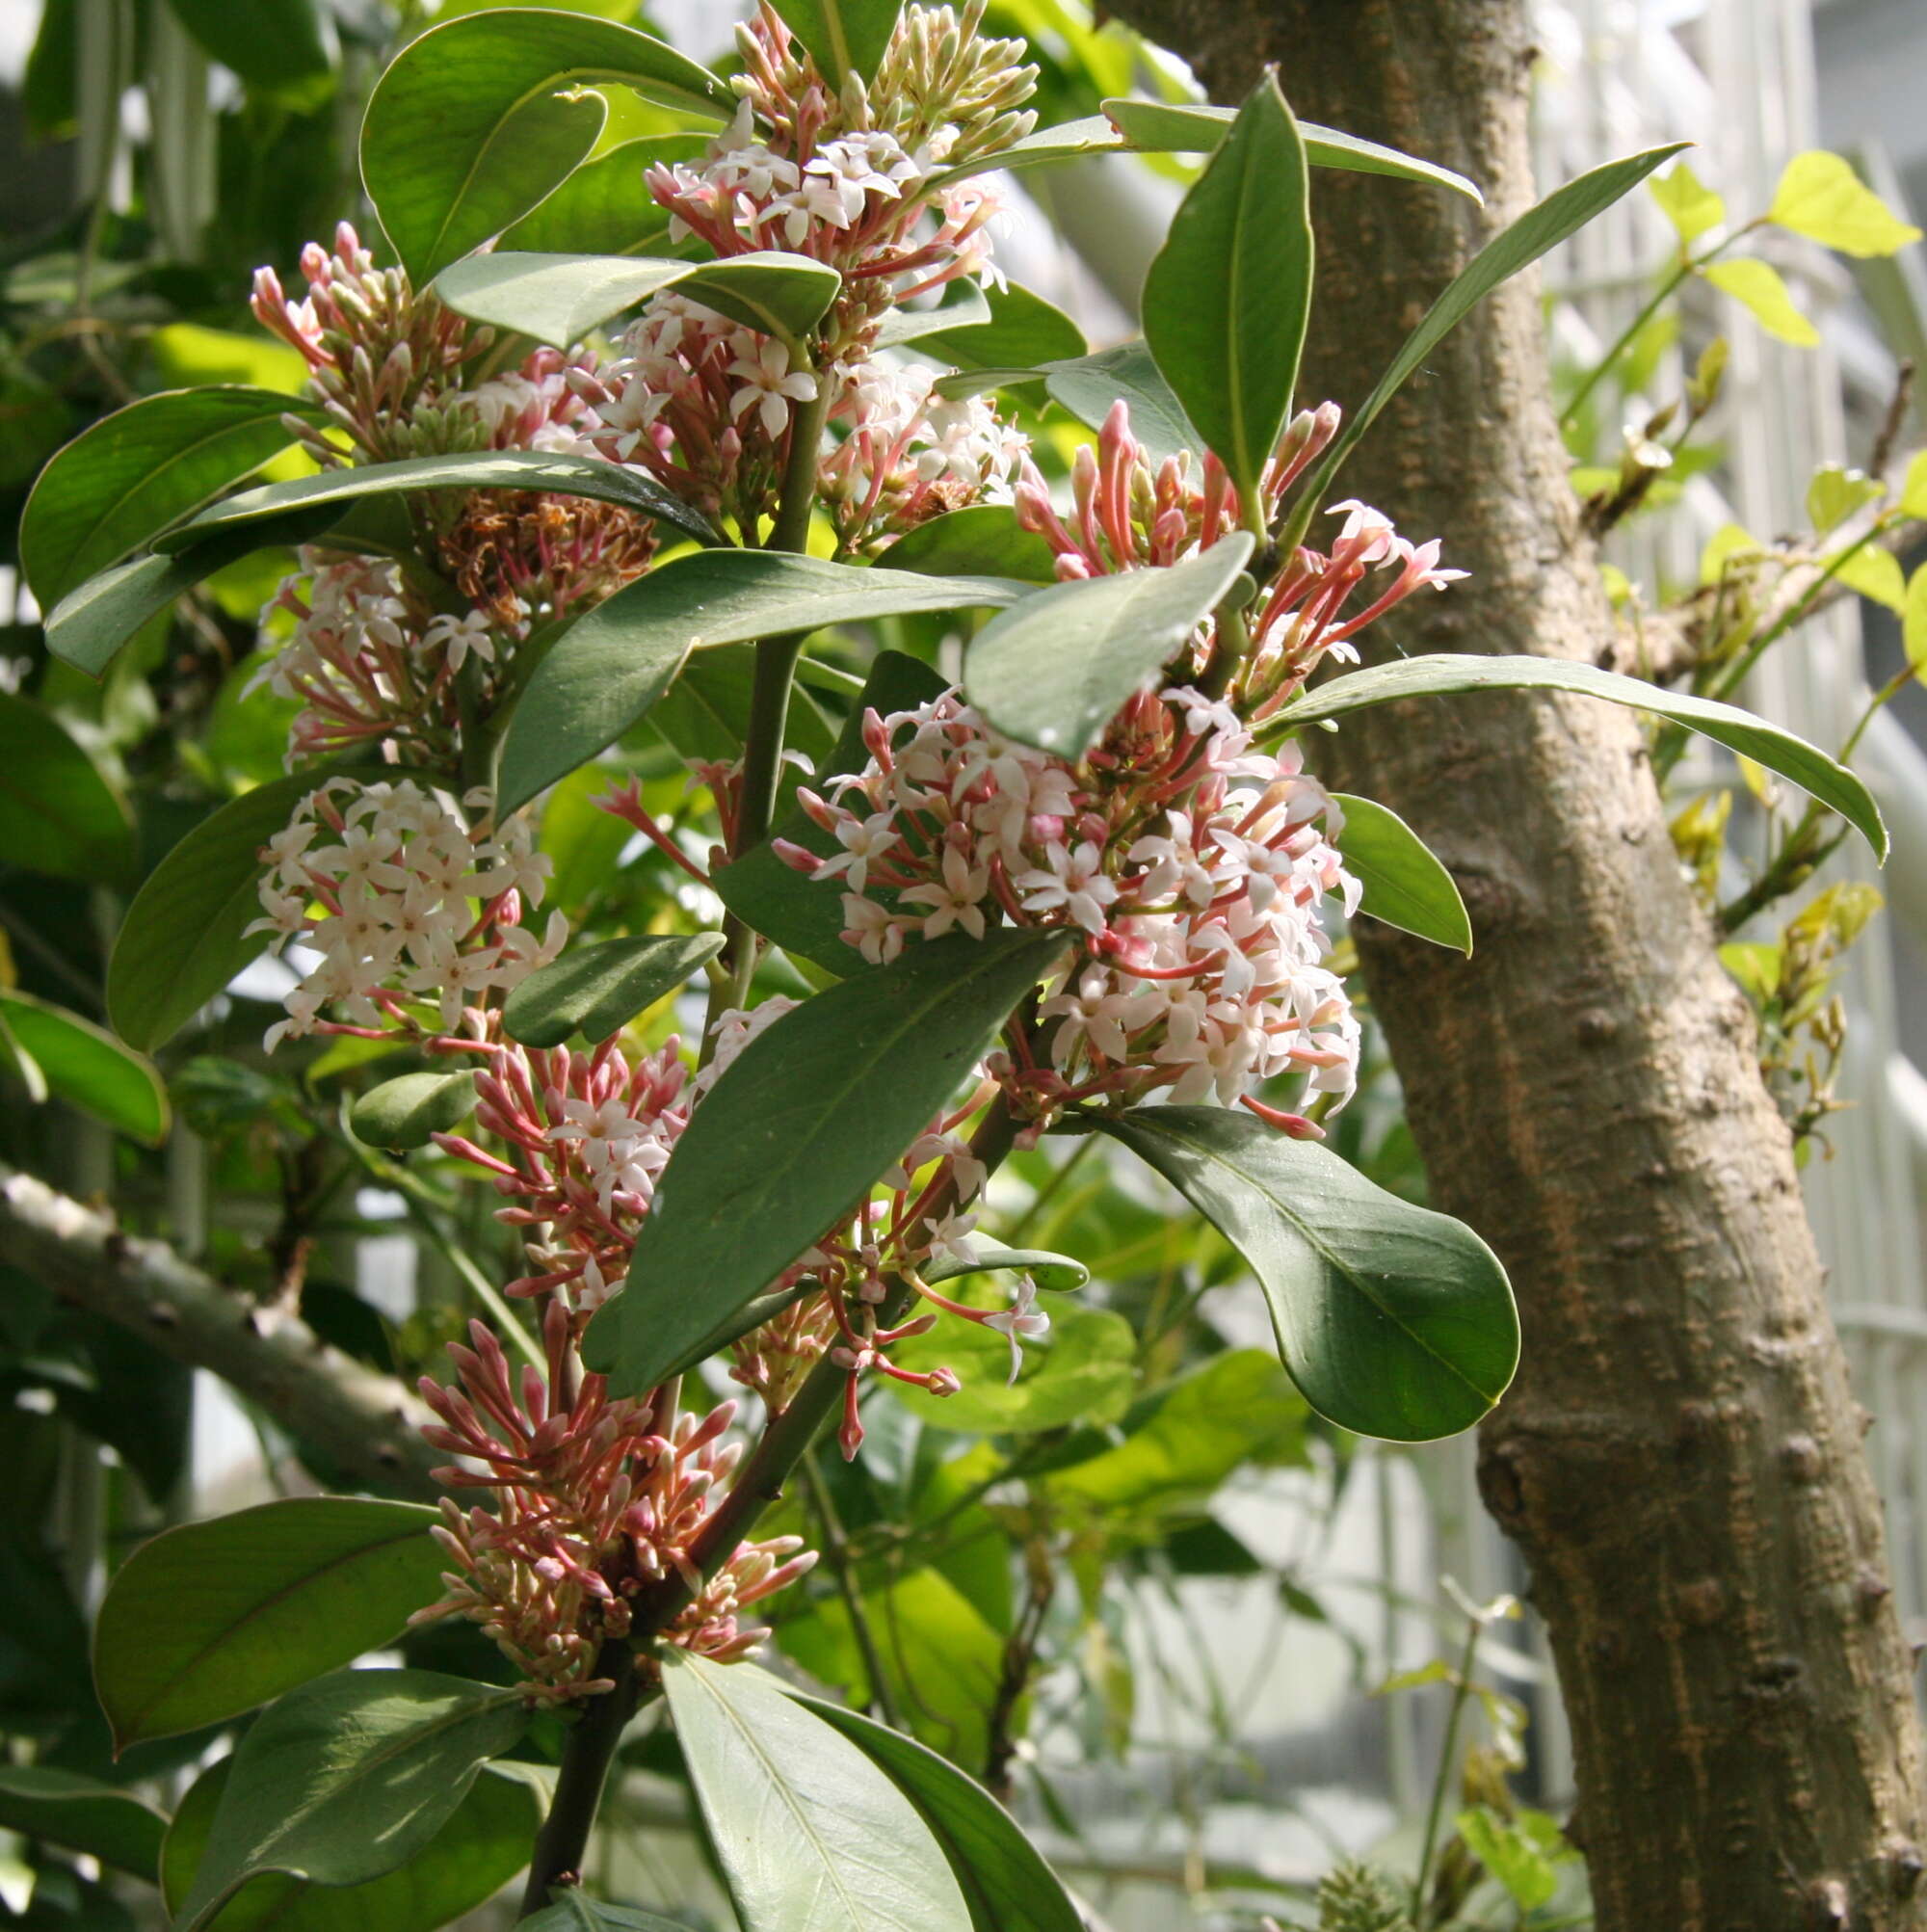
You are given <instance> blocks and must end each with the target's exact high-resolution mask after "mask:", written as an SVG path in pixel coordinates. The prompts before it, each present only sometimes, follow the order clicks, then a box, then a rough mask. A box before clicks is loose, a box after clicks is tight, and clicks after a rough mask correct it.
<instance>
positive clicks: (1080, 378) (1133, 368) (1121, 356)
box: [1005, 342, 1204, 463]
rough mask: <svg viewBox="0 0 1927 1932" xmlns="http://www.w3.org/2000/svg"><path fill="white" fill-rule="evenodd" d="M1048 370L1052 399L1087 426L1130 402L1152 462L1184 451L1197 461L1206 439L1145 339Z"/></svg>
mask: <svg viewBox="0 0 1927 1932" xmlns="http://www.w3.org/2000/svg"><path fill="white" fill-rule="evenodd" d="M1044 374H1045V377H1046V379H1047V380H1046V384H1045V386H1046V387H1047V388H1048V389H1049V391H1050V400H1051V401H1052V402H1053V403H1055V404H1057V406H1058V407H1059V408H1060V409H1064V410H1069V411H1070V413H1071V414H1072V415H1073V416H1075V417H1076V418H1077V420H1078V421H1079V422H1080V423H1082V424H1084V425H1085V427H1086V428H1088V429H1094V430H1095V429H1101V428H1103V426H1104V418H1105V417H1106V416H1108V415H1109V414H1110V413H1111V408H1112V405H1113V404H1115V403H1120V402H1122V403H1123V404H1125V405H1127V406H1128V408H1129V410H1130V412H1131V434H1132V435H1133V436H1134V437H1137V439H1138V441H1139V442H1141V443H1143V444H1144V446H1145V450H1146V452H1147V454H1148V456H1149V458H1150V460H1151V462H1152V463H1163V462H1164V461H1165V459H1166V458H1167V457H1173V456H1176V455H1177V454H1178V452H1179V451H1180V450H1189V451H1190V452H1191V453H1192V457H1193V459H1194V461H1195V460H1196V458H1197V457H1198V456H1200V455H1201V454H1202V452H1203V448H1204V438H1203V437H1201V436H1200V435H1199V433H1198V431H1197V429H1196V428H1195V427H1194V426H1193V424H1192V422H1191V420H1190V418H1189V417H1188V416H1186V415H1185V413H1184V406H1183V404H1181V403H1180V402H1179V401H1178V400H1177V398H1176V397H1175V395H1173V394H1172V391H1171V384H1169V383H1167V382H1166V381H1165V380H1164V378H1163V377H1162V376H1161V375H1160V374H1159V373H1158V368H1157V364H1156V363H1155V362H1153V361H1152V360H1151V355H1150V351H1149V350H1148V348H1147V347H1146V346H1145V344H1144V343H1142V342H1121V343H1119V345H1118V346H1117V347H1116V348H1115V349H1100V350H1099V351H1098V352H1097V353H1096V355H1095V356H1081V357H1078V358H1077V359H1076V360H1075V361H1072V362H1053V363H1051V364H1050V365H1049V367H1048V368H1047V369H1046V370H1045V371H1044ZM1005 386H1008V384H1005Z"/></svg>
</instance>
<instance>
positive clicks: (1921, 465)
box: [1900, 449, 1927, 516]
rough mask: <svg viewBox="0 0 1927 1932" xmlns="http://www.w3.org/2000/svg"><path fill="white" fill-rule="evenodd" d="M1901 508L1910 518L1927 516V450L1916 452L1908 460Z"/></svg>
mask: <svg viewBox="0 0 1927 1932" xmlns="http://www.w3.org/2000/svg"><path fill="white" fill-rule="evenodd" d="M1900 507H1901V509H1902V510H1903V511H1905V512H1906V513H1907V515H1908V516H1927V449H1918V450H1915V451H1914V454H1913V455H1912V456H1911V457H1909V458H1908V460H1907V476H1906V480H1905V481H1904V482H1903V483H1902V484H1901V486H1900Z"/></svg>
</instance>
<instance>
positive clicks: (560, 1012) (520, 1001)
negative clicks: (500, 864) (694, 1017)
mask: <svg viewBox="0 0 1927 1932" xmlns="http://www.w3.org/2000/svg"><path fill="white" fill-rule="evenodd" d="M722 950H723V935H722V934H721V933H693V934H681V933H673V934H668V935H663V936H656V937H648V938H644V939H636V940H603V941H602V942H601V944H599V945H594V946H576V947H573V948H571V949H570V950H569V951H568V952H567V953H565V954H564V955H563V956H562V958H561V959H559V960H557V961H555V962H554V963H553V964H552V965H550V966H541V967H539V968H538V969H537V970H536V971H535V972H532V973H531V974H530V975H529V976H528V978H527V979H525V980H523V981H522V983H521V984H520V985H519V986H518V987H516V988H515V991H514V992H512V993H510V995H509V997H508V1001H507V1003H506V1004H505V1005H504V1007H503V1008H502V1030H503V1031H504V1032H505V1033H507V1034H508V1036H509V1038H510V1039H511V1040H519V1041H520V1042H521V1043H522V1045H524V1046H560V1045H562V1044H563V1042H564V1041H565V1040H567V1039H568V1038H569V1037H570V1035H572V1034H576V1033H580V1034H582V1035H583V1036H584V1038H585V1039H588V1040H591V1041H595V1042H599V1041H603V1040H606V1039H608V1037H609V1036H610V1035H611V1034H612V1033H614V1032H615V1031H616V1030H617V1029H618V1028H619V1027H620V1026H624V1025H626V1024H627V1023H628V1022H629V1021H630V1020H631V1019H634V1018H635V1017H636V1015H637V1014H639V1013H641V1012H642V1011H643V1010H644V1009H645V1008H646V1007H649V1006H653V1005H654V1004H655V1003H656V1001H657V1000H659V999H660V998H661V997H662V996H663V994H664V993H666V992H674V991H675V989H676V988H677V987H679V986H681V985H682V984H683V983H684V982H685V981H686V980H687V979H688V978H689V976H690V974H691V973H693V972H695V971H696V970H697V969H698V968H699V967H700V966H702V965H704V963H705V962H707V961H709V960H713V959H714V958H715V957H716V955H717V954H718V953H719V952H721V951H722Z"/></svg>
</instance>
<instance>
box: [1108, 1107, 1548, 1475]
mask: <svg viewBox="0 0 1927 1932" xmlns="http://www.w3.org/2000/svg"><path fill="white" fill-rule="evenodd" d="M1098 1125H1099V1126H1100V1127H1101V1129H1102V1130H1103V1131H1104V1132H1105V1133H1108V1134H1110V1135H1112V1136H1113V1137H1114V1138H1115V1139H1117V1140H1120V1141H1122V1142H1123V1144H1124V1145H1125V1146H1126V1147H1128V1148H1129V1149H1131V1151H1133V1152H1135V1153H1137V1154H1139V1155H1140V1156H1142V1157H1143V1158H1144V1159H1145V1160H1147V1161H1148V1162H1149V1164H1150V1165H1151V1166H1152V1167H1154V1168H1155V1169H1156V1170H1157V1171H1158V1172H1159V1173H1160V1174H1161V1175H1163V1176H1164V1178H1166V1179H1167V1180H1168V1181H1170V1182H1171V1184H1172V1185H1173V1186H1174V1187H1175V1188H1176V1189H1177V1190H1178V1192H1179V1193H1180V1194H1182V1195H1183V1196H1184V1197H1185V1199H1186V1200H1187V1201H1189V1202H1190V1203H1191V1204H1192V1205H1193V1206H1194V1207H1196V1208H1197V1209H1198V1210H1199V1211H1200V1212H1201V1214H1203V1215H1204V1217H1205V1218H1206V1219H1207V1220H1208V1221H1210V1222H1211V1223H1212V1225H1213V1226H1214V1227H1216V1228H1217V1230H1218V1231H1219V1232H1220V1233H1222V1234H1223V1235H1224V1236H1225V1238H1226V1239H1227V1241H1229V1242H1230V1243H1231V1244H1232V1245H1233V1246H1234V1247H1235V1248H1237V1250H1238V1251H1239V1252H1240V1253H1241V1254H1242V1255H1243V1256H1244V1257H1245V1259H1246V1260H1247V1261H1248V1262H1249V1263H1250V1264H1251V1268H1252V1272H1253V1273H1254V1275H1256V1276H1257V1278H1258V1283H1259V1285H1260V1286H1261V1287H1262V1288H1263V1289H1264V1292H1265V1300H1266V1302H1267V1303H1268V1304H1269V1305H1270V1308H1271V1318H1272V1326H1273V1329H1274V1331H1275V1332H1276V1335H1277V1337H1278V1351H1279V1355H1280V1359H1281V1360H1282V1361H1283V1363H1284V1365H1285V1368H1286V1370H1287V1371H1288V1372H1289V1373H1290V1376H1291V1379H1292V1380H1293V1381H1294V1382H1295V1383H1296V1384H1297V1385H1298V1389H1299V1392H1300V1393H1301V1394H1302V1395H1303V1396H1304V1397H1305V1399H1306V1400H1307V1402H1308V1403H1310V1405H1311V1406H1312V1408H1314V1409H1315V1410H1317V1412H1318V1413H1319V1414H1320V1415H1321V1416H1326V1417H1327V1418H1328V1419H1329V1420H1331V1421H1333V1422H1336V1423H1337V1424H1338V1425H1339V1426H1340V1427H1341V1428H1346V1429H1351V1430H1355V1431H1356V1432H1357V1433H1358V1434H1359V1435H1361V1436H1378V1437H1383V1438H1386V1440H1388V1441H1391V1442H1431V1441H1433V1440H1434V1439H1435V1438H1437V1437H1440V1436H1451V1435H1456V1434H1457V1433H1458V1432H1459V1431H1460V1430H1462V1429H1467V1428H1470V1427H1471V1425H1472V1424H1473V1423H1474V1422H1476V1421H1478V1419H1479V1418H1480V1417H1481V1416H1484V1415H1485V1414H1486V1412H1487V1411H1488V1410H1489V1409H1491V1406H1492V1405H1493V1404H1494V1403H1495V1402H1496V1401H1497V1400H1498V1399H1499V1397H1500V1396H1501V1395H1503V1394H1504V1393H1505V1389H1506V1385H1507V1384H1508V1383H1509V1382H1510V1381H1511V1380H1512V1374H1513V1370H1514V1368H1515V1367H1516V1366H1517V1365H1518V1312H1517V1310H1515V1309H1514V1307H1513V1299H1512V1290H1511V1289H1510V1288H1509V1287H1508V1286H1507V1284H1506V1278H1505V1271H1504V1269H1502V1268H1501V1267H1500V1266H1499V1264H1498V1262H1497V1260H1496V1259H1495V1258H1494V1257H1493V1256H1492V1253H1491V1250H1490V1249H1489V1248H1488V1247H1487V1246H1486V1244H1485V1243H1484V1242H1483V1241H1481V1240H1480V1239H1479V1237H1478V1236H1477V1235H1476V1234H1474V1233H1473V1232H1472V1231H1471V1230H1470V1229H1469V1228H1466V1227H1464V1226H1462V1225H1461V1224H1460V1223H1459V1222H1457V1221H1453V1220H1451V1219H1449V1218H1448V1217H1447V1216H1445V1215H1443V1214H1434V1213H1432V1212H1431V1211H1430V1210H1429V1209H1427V1208H1423V1207H1414V1206H1413V1205H1412V1204H1411V1203H1410V1202H1408V1201H1401V1200H1400V1199H1399V1198H1398V1197H1397V1196H1396V1195H1392V1194H1387V1193H1386V1192H1385V1191H1384V1190H1383V1189H1382V1188H1378V1187H1375V1186H1373V1185H1372V1183H1371V1182H1370V1181H1368V1180H1367V1179H1366V1178H1364V1176H1363V1175H1361V1174H1359V1172H1358V1171H1357V1170H1356V1169H1355V1168H1352V1167H1350V1166H1348V1165H1347V1164H1346V1163H1345V1162H1344V1161H1342V1160H1340V1159H1339V1158H1338V1156H1337V1155H1336V1154H1334V1153H1333V1152H1331V1151H1329V1150H1328V1149H1325V1148H1322V1147H1318V1146H1316V1145H1315V1144H1313V1143H1310V1142H1307V1141H1296V1140H1291V1139H1289V1138H1288V1137H1286V1136H1285V1135H1283V1134H1280V1133H1277V1132H1275V1131H1274V1130H1273V1129H1272V1128H1270V1127H1268V1126H1266V1125H1264V1124H1263V1123H1262V1122H1260V1121H1257V1120H1254V1119H1253V1118H1252V1117H1251V1116H1249V1115H1247V1114H1244V1113H1239V1112H1233V1111H1231V1110H1230V1109H1220V1108H1216V1107H1148V1108H1145V1109H1143V1110H1141V1111H1140V1112H1137V1113H1134V1114H1122V1115H1118V1116H1116V1117H1114V1118H1111V1119H1106V1120H1103V1121H1101V1122H1099V1123H1098Z"/></svg>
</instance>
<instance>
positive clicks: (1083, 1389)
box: [886, 1293, 1137, 1436]
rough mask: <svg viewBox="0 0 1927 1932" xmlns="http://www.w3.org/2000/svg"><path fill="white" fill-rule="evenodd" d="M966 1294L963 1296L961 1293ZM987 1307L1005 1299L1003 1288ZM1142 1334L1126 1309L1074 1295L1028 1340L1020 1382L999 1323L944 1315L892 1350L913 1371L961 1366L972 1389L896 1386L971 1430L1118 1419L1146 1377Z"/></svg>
mask: <svg viewBox="0 0 1927 1932" xmlns="http://www.w3.org/2000/svg"><path fill="white" fill-rule="evenodd" d="M960 1299H961V1297H960ZM979 1299H980V1305H982V1306H984V1307H997V1306H1001V1305H1002V1298H1001V1297H1000V1296H996V1295H995V1294H994V1293H992V1294H989V1295H985V1296H982V1297H980V1298H979ZM1136 1357H1137V1337H1136V1336H1135V1335H1134V1334H1133V1332H1132V1329H1131V1325H1130V1323H1129V1322H1127V1321H1126V1320H1125V1319H1124V1318H1123V1316H1122V1315H1120V1314H1114V1313H1113V1312H1112V1311H1111V1310H1109V1309H1087V1308H1079V1307H1078V1306H1077V1305H1076V1304H1075V1303H1072V1304H1070V1305H1069V1306H1068V1307H1065V1308H1062V1309H1052V1310H1051V1312H1050V1333H1049V1335H1048V1336H1047V1337H1043V1339H1042V1340H1039V1341H1031V1342H1026V1343H1025V1344H1024V1348H1023V1366H1022V1368H1021V1370H1020V1371H1019V1373H1018V1375H1017V1379H1016V1382H1015V1383H1014V1382H1012V1381H1011V1379H1010V1373H1011V1345H1010V1342H1009V1341H1008V1339H1007V1338H1006V1337H1004V1336H1003V1335H1001V1334H1000V1333H999V1332H998V1331H997V1330H995V1329H990V1328H986V1327H985V1326H984V1325H983V1323H982V1322H973V1321H965V1320H964V1318H963V1317H962V1316H944V1315H939V1316H938V1317H937V1326H936V1327H935V1328H934V1329H932V1330H930V1331H929V1333H928V1334H925V1335H917V1336H909V1337H905V1339H904V1340H902V1341H900V1342H898V1343H897V1344H896V1346H895V1347H894V1348H892V1349H891V1351H890V1359H891V1361H893V1362H895V1363H897V1364H898V1365H899V1366H900V1367H903V1368H908V1369H910V1370H911V1372H912V1373H914V1374H919V1375H920V1374H923V1373H924V1372H926V1371H927V1370H929V1369H932V1368H952V1369H955V1370H956V1372H957V1375H958V1377H959V1379H960V1380H961V1381H962V1382H963V1385H964V1386H963V1388H962V1389H959V1390H958V1391H957V1393H956V1394H955V1395H932V1394H931V1393H930V1392H929V1391H928V1390H927V1389H918V1388H915V1387H913V1386H912V1385H911V1384H910V1383H908V1382H898V1381H895V1380H894V1379H893V1380H891V1381H890V1382H889V1383H888V1384H887V1385H886V1386H887V1387H888V1389H889V1392H890V1393H891V1394H892V1395H893V1396H895V1397H896V1398H897V1399H898V1400H899V1401H900V1402H902V1403H903V1404H904V1406H905V1407H906V1408H909V1409H911V1410H913V1411H915V1413H916V1414H917V1415H919V1416H922V1417H923V1419H924V1420H925V1422H927V1423H928V1424H930V1425H931V1426H932V1427H933V1428H937V1429H954V1430H957V1431H959V1432H960V1433H962V1434H965V1435H996V1436H1004V1435H1010V1436H1022V1435H1030V1434H1034V1433H1035V1432H1036V1431H1038V1430H1040V1429H1064V1428H1069V1427H1070V1426H1072V1425H1073V1424H1079V1423H1098V1422H1115V1421H1116V1420H1117V1419H1118V1418H1119V1417H1120V1416H1122V1415H1123V1413H1124V1411H1125V1410H1126V1409H1128V1408H1129V1407H1130V1401H1131V1391H1132V1390H1133V1389H1134V1388H1135V1387H1136V1385H1137V1368H1136Z"/></svg>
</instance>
